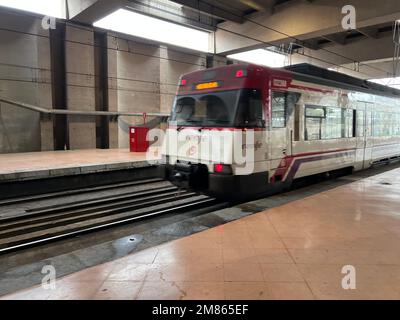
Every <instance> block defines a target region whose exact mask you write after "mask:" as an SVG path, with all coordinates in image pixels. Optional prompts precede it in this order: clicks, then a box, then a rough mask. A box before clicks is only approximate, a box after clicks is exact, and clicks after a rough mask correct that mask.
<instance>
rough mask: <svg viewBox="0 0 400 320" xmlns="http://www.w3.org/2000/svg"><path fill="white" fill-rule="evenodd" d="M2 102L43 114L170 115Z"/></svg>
mask: <svg viewBox="0 0 400 320" xmlns="http://www.w3.org/2000/svg"><path fill="white" fill-rule="evenodd" d="M0 102H4V103H7V104H9V105H13V106H16V107H20V108H24V109H28V110H31V111H36V112H39V113H43V114H50V115H52V114H54V115H77V116H108V117H120V116H128V117H146V116H147V117H169V114H167V113H152V112H150V113H143V112H142V113H140V112H113V111H78V110H63V109H46V108H42V107H38V106H34V105H31V104H29V103H24V102H19V101H15V100H10V99H5V98H0Z"/></svg>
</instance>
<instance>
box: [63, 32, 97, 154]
mask: <svg viewBox="0 0 400 320" xmlns="http://www.w3.org/2000/svg"><path fill="white" fill-rule="evenodd" d="M66 39H67V40H68V41H67V43H66V60H67V61H66V71H67V105H68V110H80V111H95V109H96V107H95V88H94V86H95V83H94V82H95V81H94V49H93V45H94V39H93V30H92V29H89V28H87V29H84V28H83V27H82V26H76V27H75V26H73V25H68V26H67V30H66ZM68 124H69V142H70V148H71V150H77V149H95V148H96V119H95V118H94V117H88V116H69V117H68Z"/></svg>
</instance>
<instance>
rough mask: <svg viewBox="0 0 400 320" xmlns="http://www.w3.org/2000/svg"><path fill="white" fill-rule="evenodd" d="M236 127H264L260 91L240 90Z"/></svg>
mask: <svg viewBox="0 0 400 320" xmlns="http://www.w3.org/2000/svg"><path fill="white" fill-rule="evenodd" d="M236 125H237V126H239V127H246V128H264V127H265V117H264V107H263V102H262V95H261V91H260V90H247V89H246V90H242V94H241V96H240V99H239V105H238V111H237V117H236Z"/></svg>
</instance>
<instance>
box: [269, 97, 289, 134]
mask: <svg viewBox="0 0 400 320" xmlns="http://www.w3.org/2000/svg"><path fill="white" fill-rule="evenodd" d="M271 109H272V110H271V111H272V115H271V118H272V128H284V127H286V93H285V92H272V103H271Z"/></svg>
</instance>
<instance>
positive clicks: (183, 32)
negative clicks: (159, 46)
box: [93, 9, 209, 52]
mask: <svg viewBox="0 0 400 320" xmlns="http://www.w3.org/2000/svg"><path fill="white" fill-rule="evenodd" d="M93 25H94V26H95V27H100V28H103V29H108V30H113V31H116V32H121V33H126V34H129V35H133V36H136V37H140V38H146V39H150V40H155V41H159V42H164V43H169V44H172V45H176V46H179V47H185V48H189V49H193V50H198V51H203V52H208V37H209V33H208V32H204V31H200V30H196V29H192V28H188V27H184V26H181V25H178V24H175V23H171V22H166V21H164V20H161V19H157V18H152V17H149V16H146V15H143V14H139V13H136V12H132V11H128V10H125V9H119V10H117V11H115V12H114V13H112V14H110V15H108V16H107V17H105V18H103V19H101V20H99V21H97V22H95V23H94V24H93Z"/></svg>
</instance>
